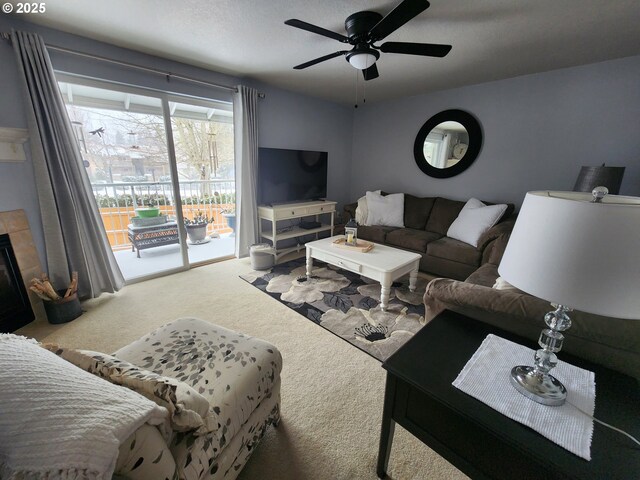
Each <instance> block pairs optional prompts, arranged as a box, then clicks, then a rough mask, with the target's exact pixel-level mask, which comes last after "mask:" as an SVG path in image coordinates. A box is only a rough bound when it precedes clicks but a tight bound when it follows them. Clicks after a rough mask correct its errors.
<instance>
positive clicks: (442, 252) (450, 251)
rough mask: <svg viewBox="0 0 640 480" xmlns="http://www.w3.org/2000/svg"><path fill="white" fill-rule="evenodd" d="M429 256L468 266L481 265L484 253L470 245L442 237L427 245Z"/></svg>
mask: <svg viewBox="0 0 640 480" xmlns="http://www.w3.org/2000/svg"><path fill="white" fill-rule="evenodd" d="M427 254H429V255H432V256H434V257H439V258H446V259H447V260H453V261H455V262H459V263H466V264H467V265H479V264H480V258H481V256H482V252H481V251H480V250H478V249H476V248H474V247H472V246H471V245H469V244H468V243H464V242H461V241H460V240H455V239H453V238H449V237H442V238H440V239H438V240H435V241H433V242H431V243H429V244H428V245H427Z"/></svg>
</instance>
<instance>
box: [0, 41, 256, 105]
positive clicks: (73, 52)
mask: <svg viewBox="0 0 640 480" xmlns="http://www.w3.org/2000/svg"><path fill="white" fill-rule="evenodd" d="M0 37H2V38H3V39H5V40H9V41H10V40H11V36H10V35H9V33H7V32H0ZM46 46H47V48H48V49H50V50H56V51H58V52H62V53H68V54H71V55H77V56H79V57H85V58H90V59H92V60H100V61H102V62H108V63H113V64H116V65H121V66H123V67H127V68H133V69H136V70H143V71H145V72H150V73H155V74H156V75H162V76H164V77H166V78H167V81H169V80H170V79H171V78H177V79H179V80H185V81H187V82H191V83H197V84H200V85H206V86H208V87H214V88H220V89H222V90H229V91H231V92H237V91H238V88H237V87H232V86H230V85H223V84H220V83H214V82H209V81H207V80H200V79H197V78H193V77H189V76H187V75H180V74H177V73H172V72H165V71H163V70H158V69H156V68H151V67H144V66H142V65H136V64H135V63H129V62H123V61H120V60H114V59H113V58H108V57H103V56H100V55H94V54H91V53H85V52H80V51H78V50H72V49H70V48H64V47H58V46H56V45H49V44H47V45H46ZM258 97H259V98H264V97H265V95H264V93H258Z"/></svg>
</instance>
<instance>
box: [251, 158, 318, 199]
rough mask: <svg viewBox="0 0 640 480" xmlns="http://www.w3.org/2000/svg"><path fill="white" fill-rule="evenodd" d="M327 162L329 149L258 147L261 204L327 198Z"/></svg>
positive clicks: (259, 196) (259, 197)
mask: <svg viewBox="0 0 640 480" xmlns="http://www.w3.org/2000/svg"><path fill="white" fill-rule="evenodd" d="M327 163H328V154H327V152H312V151H308V150H284V149H281V148H259V149H258V204H259V205H275V204H279V203H291V202H304V201H309V200H319V199H321V198H326V196H327Z"/></svg>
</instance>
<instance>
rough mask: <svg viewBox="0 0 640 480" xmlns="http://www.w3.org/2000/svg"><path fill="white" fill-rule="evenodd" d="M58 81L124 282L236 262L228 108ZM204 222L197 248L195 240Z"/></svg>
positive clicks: (221, 104)
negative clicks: (220, 260)
mask: <svg viewBox="0 0 640 480" xmlns="http://www.w3.org/2000/svg"><path fill="white" fill-rule="evenodd" d="M59 79H60V80H61V81H60V82H59V86H60V90H61V93H62V95H63V99H64V101H65V104H66V106H67V111H68V113H69V117H70V120H71V122H72V125H73V128H74V132H75V134H76V139H77V141H78V146H79V148H80V151H81V154H82V157H83V165H84V168H85V169H86V171H87V174H88V175H89V179H90V181H91V185H92V188H93V194H94V197H95V201H96V203H97V206H98V208H99V211H100V215H101V218H102V221H103V223H104V226H105V230H106V232H107V236H108V239H109V243H110V244H111V247H112V249H113V252H114V254H115V257H116V260H117V262H118V265H119V266H120V269H121V270H122V273H123V275H124V277H125V280H127V281H131V280H137V279H143V278H147V277H152V276H157V275H160V274H164V273H168V272H173V271H177V270H183V269H186V268H188V267H189V265H190V264H195V263H203V262H208V261H212V260H215V259H218V258H225V257H228V256H230V255H233V253H234V243H233V238H232V234H233V231H232V229H231V228H229V227H228V226H227V223H226V219H227V217H226V216H227V214H228V213H230V212H232V211H235V208H234V207H235V181H234V171H233V165H234V161H233V117H232V108H231V104H229V103H226V102H214V101H204V100H195V99H185V98H183V97H169V96H168V95H166V94H161V93H157V92H150V91H145V90H142V91H141V90H140V89H135V88H130V87H121V86H114V85H111V84H106V83H103V82H97V81H94V80H87V79H76V78H75V77H66V76H63V75H60V76H59ZM170 98H171V99H170ZM198 220H202V222H201V223H204V235H202V236H201V238H200V240H198V239H197V238H196V237H192V233H193V230H195V229H194V228H193V227H192V225H193V224H194V222H195V223H196V224H197V223H198ZM185 223H186V224H187V227H186V228H185V226H184V224H185ZM200 230H202V228H201V229H200ZM187 233H188V235H187ZM194 239H195V240H194Z"/></svg>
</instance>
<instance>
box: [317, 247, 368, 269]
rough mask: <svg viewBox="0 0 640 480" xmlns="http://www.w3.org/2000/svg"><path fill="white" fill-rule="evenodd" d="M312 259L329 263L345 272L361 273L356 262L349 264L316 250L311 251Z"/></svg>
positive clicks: (359, 266) (360, 266) (349, 262)
mask: <svg viewBox="0 0 640 480" xmlns="http://www.w3.org/2000/svg"><path fill="white" fill-rule="evenodd" d="M313 258H317V259H318V260H321V261H323V262H327V263H330V264H331V265H334V266H336V267H340V268H344V269H345V270H349V271H350V272H354V273H360V272H361V271H362V265H360V264H359V263H356V262H351V261H349V260H344V259H342V258H340V257H338V256H335V255H331V254H330V253H326V252H320V251H317V250H314V251H313Z"/></svg>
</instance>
